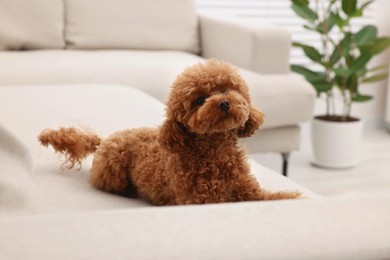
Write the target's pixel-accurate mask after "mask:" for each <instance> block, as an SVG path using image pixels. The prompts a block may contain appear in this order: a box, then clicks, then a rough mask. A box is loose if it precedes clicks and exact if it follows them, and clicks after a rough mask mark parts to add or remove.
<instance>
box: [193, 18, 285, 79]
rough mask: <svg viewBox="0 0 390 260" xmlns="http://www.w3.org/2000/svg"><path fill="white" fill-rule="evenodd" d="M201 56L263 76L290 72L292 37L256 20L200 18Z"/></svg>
mask: <svg viewBox="0 0 390 260" xmlns="http://www.w3.org/2000/svg"><path fill="white" fill-rule="evenodd" d="M199 19H200V20H199V21H200V33H201V37H200V38H201V45H202V55H203V56H204V57H206V58H210V57H215V58H222V59H224V60H226V61H228V62H231V63H233V64H236V65H238V66H240V67H242V68H244V69H248V70H252V71H256V72H259V73H262V74H281V73H288V72H289V71H290V65H289V58H290V48H291V34H290V33H289V32H288V31H287V30H285V29H283V28H281V27H278V26H273V25H268V24H264V23H261V22H257V21H256V20H255V21H254V20H253V19H234V18H232V17H223V16H212V17H211V16H207V15H200V16H199Z"/></svg>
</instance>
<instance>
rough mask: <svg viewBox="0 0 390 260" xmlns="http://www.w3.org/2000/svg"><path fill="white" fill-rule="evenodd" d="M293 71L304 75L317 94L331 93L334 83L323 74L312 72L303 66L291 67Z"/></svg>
mask: <svg viewBox="0 0 390 260" xmlns="http://www.w3.org/2000/svg"><path fill="white" fill-rule="evenodd" d="M291 70H292V71H294V72H296V73H298V74H301V75H303V76H304V77H305V78H306V80H307V81H309V82H310V84H311V85H312V86H313V87H314V88H315V89H316V91H317V93H318V94H319V93H321V92H325V91H329V90H331V89H332V87H333V83H331V82H328V81H327V80H326V76H325V74H324V73H323V72H315V71H311V70H309V69H307V68H305V67H303V66H301V65H291Z"/></svg>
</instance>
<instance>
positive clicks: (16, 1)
mask: <svg viewBox="0 0 390 260" xmlns="http://www.w3.org/2000/svg"><path fill="white" fill-rule="evenodd" d="M63 13H64V4H63V0H0V50H23V49H27V50H28V49H42V48H54V49H60V48H64V46H65V42H64V38H63V33H64V18H63V17H64V15H63Z"/></svg>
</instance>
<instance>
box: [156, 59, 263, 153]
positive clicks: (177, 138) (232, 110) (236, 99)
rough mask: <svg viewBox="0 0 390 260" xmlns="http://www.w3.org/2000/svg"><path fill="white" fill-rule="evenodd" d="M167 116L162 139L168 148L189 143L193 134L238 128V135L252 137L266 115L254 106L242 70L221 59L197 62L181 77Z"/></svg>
mask: <svg viewBox="0 0 390 260" xmlns="http://www.w3.org/2000/svg"><path fill="white" fill-rule="evenodd" d="M166 115H167V119H166V121H165V122H164V124H163V126H162V127H161V129H160V131H161V134H160V142H162V143H163V144H165V146H168V147H169V146H177V145H185V139H186V138H187V137H188V136H191V135H193V134H213V133H221V132H227V131H234V132H235V133H237V136H238V137H248V136H251V135H252V134H253V133H254V132H255V131H256V130H257V129H258V128H259V126H260V125H261V124H262V122H263V118H264V117H263V113H262V112H260V111H259V110H257V109H255V108H254V107H253V106H252V104H251V99H250V96H249V90H248V87H247V85H246V83H245V81H244V80H243V79H242V78H241V76H240V75H239V73H238V71H237V70H236V69H235V68H233V67H232V66H231V65H229V64H228V63H224V62H221V61H217V60H208V61H206V62H205V63H199V64H196V65H194V66H192V67H189V68H187V69H186V70H184V72H183V73H182V74H180V75H179V76H178V77H177V79H176V80H175V82H174V83H173V85H172V88H171V93H170V96H169V99H168V103H167V108H166Z"/></svg>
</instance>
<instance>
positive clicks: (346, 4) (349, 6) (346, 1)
mask: <svg viewBox="0 0 390 260" xmlns="http://www.w3.org/2000/svg"><path fill="white" fill-rule="evenodd" d="M356 4H357V0H342V2H341V9H343V11H344V13H345V14H346V15H350V14H352V13H353V12H355V11H356Z"/></svg>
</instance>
